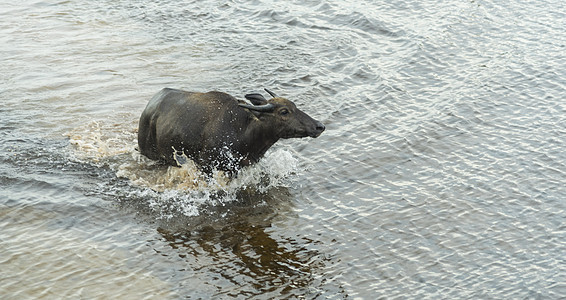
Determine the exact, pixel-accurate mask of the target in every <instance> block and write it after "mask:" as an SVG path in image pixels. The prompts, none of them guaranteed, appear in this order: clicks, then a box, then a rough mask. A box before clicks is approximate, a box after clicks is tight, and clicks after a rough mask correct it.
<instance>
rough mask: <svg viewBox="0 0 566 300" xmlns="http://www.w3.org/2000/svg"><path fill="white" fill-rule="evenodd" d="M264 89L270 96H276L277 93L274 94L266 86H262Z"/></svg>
mask: <svg viewBox="0 0 566 300" xmlns="http://www.w3.org/2000/svg"><path fill="white" fill-rule="evenodd" d="M264 90H265V91H266V92H268V93H269V94H270V95H271V97H273V98H277V95H275V93H274V92H272V91H270V90H268V89H266V88H264Z"/></svg>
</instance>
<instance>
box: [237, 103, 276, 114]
mask: <svg viewBox="0 0 566 300" xmlns="http://www.w3.org/2000/svg"><path fill="white" fill-rule="evenodd" d="M238 105H239V106H240V107H243V108H247V109H249V110H255V111H259V112H272V111H274V110H275V107H276V106H275V104H273V103H268V104H264V105H249V104H243V103H239V104H238Z"/></svg>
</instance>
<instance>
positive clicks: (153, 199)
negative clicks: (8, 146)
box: [66, 121, 297, 218]
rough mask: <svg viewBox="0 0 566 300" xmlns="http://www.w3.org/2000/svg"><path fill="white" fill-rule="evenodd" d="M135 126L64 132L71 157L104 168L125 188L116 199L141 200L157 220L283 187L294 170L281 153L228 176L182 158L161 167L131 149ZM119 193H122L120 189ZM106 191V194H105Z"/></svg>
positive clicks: (95, 125)
mask: <svg viewBox="0 0 566 300" xmlns="http://www.w3.org/2000/svg"><path fill="white" fill-rule="evenodd" d="M136 132H137V128H136V127H135V123H134V122H131V123H129V124H124V125H119V124H112V123H109V122H104V121H91V122H89V123H87V124H85V125H84V126H81V127H79V128H76V129H74V130H72V131H71V132H69V133H67V134H66V136H68V137H69V142H70V148H71V151H70V153H71V155H70V156H71V159H73V160H75V161H79V162H82V163H89V164H93V165H96V166H98V167H100V168H110V169H111V170H112V171H113V172H115V175H116V176H117V177H118V178H122V179H125V180H127V182H128V186H129V190H128V191H123V189H124V187H120V186H116V187H110V190H112V189H113V188H114V189H116V191H114V193H115V194H116V195H124V194H126V197H127V198H138V199H144V200H145V201H146V203H147V206H148V207H149V208H150V209H151V210H153V211H155V212H158V215H159V216H160V218H170V217H172V216H174V215H176V214H182V215H185V216H196V215H199V214H200V211H201V207H203V206H218V205H225V204H226V203H229V202H232V201H236V200H237V199H238V196H237V195H238V192H239V191H242V190H246V189H253V190H254V191H255V192H258V193H266V192H267V191H268V190H269V189H271V188H274V187H281V186H285V185H286V184H287V183H288V178H289V176H290V175H292V174H293V173H294V172H296V170H297V160H296V159H295V158H294V157H293V155H292V154H291V153H290V152H289V151H287V150H285V149H275V150H270V151H268V153H267V154H266V156H265V157H264V158H263V159H262V160H260V162H259V163H257V164H255V165H253V166H249V167H245V168H243V169H242V170H240V171H239V172H238V174H237V175H236V176H235V177H234V178H229V177H227V176H226V175H225V174H224V172H222V171H213V172H212V174H211V175H207V174H205V173H203V172H202V171H201V170H199V169H198V168H197V166H196V165H195V163H194V162H193V161H191V160H190V159H188V158H187V157H186V156H184V155H183V157H182V158H181V159H179V161H182V162H184V163H183V164H181V166H180V167H172V166H165V165H162V164H159V163H157V162H155V161H152V160H150V159H148V158H146V157H145V156H143V155H141V154H140V153H139V152H138V151H137V150H136V145H137V140H136V137H137V134H136ZM120 189H122V190H121V191H120ZM110 193H112V191H110Z"/></svg>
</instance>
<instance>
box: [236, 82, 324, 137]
mask: <svg viewBox="0 0 566 300" xmlns="http://www.w3.org/2000/svg"><path fill="white" fill-rule="evenodd" d="M265 91H266V92H267V93H269V94H270V95H271V97H273V98H271V99H269V100H267V99H265V98H264V97H263V96H262V95H261V94H247V95H246V96H245V97H246V99H248V100H250V101H251V102H252V104H253V105H249V104H244V103H240V104H239V106H241V107H243V108H247V109H249V110H250V111H251V112H253V113H254V115H255V116H256V117H257V118H258V119H260V120H261V121H264V122H266V123H267V124H269V125H270V127H271V128H272V130H273V132H274V133H275V135H276V136H277V137H278V138H283V139H288V138H302V137H307V136H310V137H313V138H316V137H318V136H319V135H320V134H321V133H322V132H323V131H324V129H325V127H324V124H322V123H321V122H319V121H317V120H315V119H313V118H311V117H310V116H309V115H307V114H306V113H304V112H303V111H301V110H300V109H298V108H297V106H295V103H293V102H291V101H289V100H287V99H285V98H282V97H278V96H277V95H275V94H274V93H273V92H271V91H270V90H268V89H265Z"/></svg>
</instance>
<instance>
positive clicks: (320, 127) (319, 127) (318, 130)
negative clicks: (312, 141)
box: [309, 121, 326, 138]
mask: <svg viewBox="0 0 566 300" xmlns="http://www.w3.org/2000/svg"><path fill="white" fill-rule="evenodd" d="M325 129H326V127H325V126H324V124H322V122H320V121H315V123H314V130H312V131H311V132H310V133H309V136H310V137H312V138H317V137H319V136H320V135H321V134H322V132H323V131H324V130H325Z"/></svg>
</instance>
